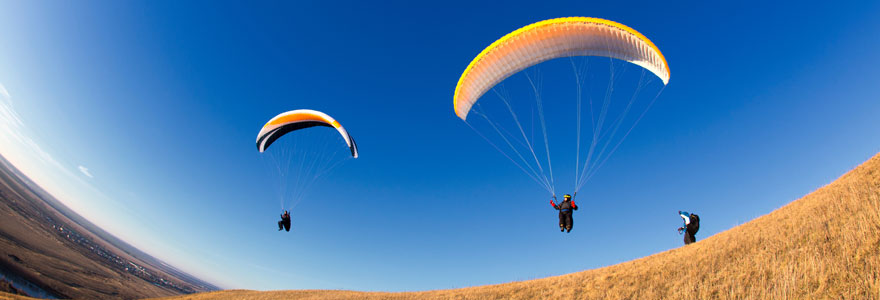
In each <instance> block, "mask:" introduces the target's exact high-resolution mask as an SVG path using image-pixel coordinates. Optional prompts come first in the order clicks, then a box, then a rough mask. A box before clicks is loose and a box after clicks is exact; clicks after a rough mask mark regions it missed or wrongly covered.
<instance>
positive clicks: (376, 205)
mask: <svg viewBox="0 0 880 300" xmlns="http://www.w3.org/2000/svg"><path fill="white" fill-rule="evenodd" d="M563 16H591V17H600V18H605V19H610V20H614V21H617V22H621V23H623V24H626V25H629V26H630V27H632V28H634V29H636V30H638V31H640V32H641V33H643V34H645V35H646V36H647V37H648V38H650V39H651V40H652V41H653V42H654V43H655V44H657V46H658V47H659V48H660V49H661V50H662V51H663V54H664V55H665V56H666V58H667V60H668V61H669V64H670V69H671V79H670V82H669V85H668V86H667V88H666V89H665V90H664V92H663V94H662V95H661V96H660V98H659V99H658V100H657V102H656V103H655V104H654V106H653V107H652V108H651V110H650V111H649V112H648V113H647V114H646V115H645V118H644V119H642V121H641V123H640V124H639V125H638V126H637V127H636V128H635V129H634V130H633V132H632V133H631V134H630V135H629V136H628V138H627V139H626V141H625V142H624V143H623V144H622V146H621V147H620V148H619V149H618V150H617V151H616V152H615V154H614V155H613V156H612V157H611V159H610V160H609V161H608V163H607V164H605V165H604V166H603V167H602V169H601V170H600V171H599V172H598V173H597V175H596V176H595V177H594V178H593V179H592V180H591V181H590V182H589V183H588V184H587V185H586V186H585V187H584V189H582V190H581V192H580V193H579V198H578V199H579V200H578V202H579V204H580V205H581V210H579V211H578V212H577V213H576V215H575V224H576V225H575V228H576V229H575V230H573V231H572V232H571V233H570V234H560V233H559V232H558V231H557V230H556V228H555V226H556V224H555V223H556V215H555V212H554V211H553V210H552V209H551V208H550V207H549V205H548V204H547V200H548V198H549V195H548V194H547V192H546V191H544V190H543V189H541V188H540V187H539V186H538V185H536V184H534V183H533V182H532V181H531V180H530V179H529V178H528V177H527V176H525V175H524V174H523V173H522V172H521V171H520V170H519V169H517V168H516V167H515V166H514V165H513V164H511V163H510V162H509V161H508V160H507V159H506V158H504V157H503V156H502V155H500V154H499V153H497V151H495V150H494V149H492V147H491V146H490V145H489V144H488V143H486V142H485V141H484V140H482V139H481V138H480V137H479V136H478V135H477V134H475V133H474V132H473V131H472V130H471V129H470V128H468V126H467V125H466V124H465V123H464V122H462V121H461V120H460V119H458V118H457V117H456V116H455V114H454V113H453V111H452V103H451V102H452V101H451V100H452V94H453V91H454V88H455V84H456V82H457V80H458V78H459V76H460V75H461V72H462V71H463V70H464V68H465V67H466V66H467V64H468V63H469V62H470V60H471V59H473V57H474V56H475V55H476V54H478V53H479V52H480V51H481V50H482V49H483V48H484V47H486V46H487V45H489V44H490V43H491V42H492V41H494V40H496V39H497V38H499V37H501V36H503V35H504V34H506V33H508V32H511V31H513V30H515V29H517V28H519V27H522V26H524V25H527V24H529V23H533V22H536V21H540V20H544V19H548V18H554V17H563ZM0 39H2V41H0V87H2V88H0V100H2V102H0V104H2V106H0V117H2V119H0V121H2V122H0V129H2V130H0V141H2V143H0V154H2V155H3V156H5V157H7V158H8V159H10V160H11V161H12V162H13V163H14V164H15V165H16V166H18V167H19V168H20V169H22V170H23V171H25V172H26V173H27V174H28V175H29V176H31V177H32V178H34V180H36V181H37V182H38V183H40V184H41V185H43V186H44V187H46V188H47V189H48V190H49V191H50V192H52V193H53V194H54V195H56V196H57V197H58V198H60V199H61V200H62V201H63V202H64V203H66V204H67V205H69V206H71V207H72V208H73V209H75V210H76V211H78V212H79V213H81V214H82V215H84V216H86V217H87V218H89V219H90V220H92V221H94V222H95V223H97V224H99V225H100V226H102V227H104V228H105V229H107V230H108V231H109V232H111V233H113V234H115V235H117V236H119V237H121V238H123V239H124V240H126V241H129V242H130V243H132V244H133V245H135V246H137V247H139V248H141V249H143V250H145V251H147V252H148V253H151V254H153V255H155V256H156V257H158V258H160V259H163V260H165V261H167V262H169V263H171V264H173V265H175V266H178V267H180V268H182V269H184V270H186V271H189V272H191V273H193V274H194V275H197V276H199V277H202V278H204V279H206V280H209V281H211V282H213V283H216V284H219V285H220V286H223V287H225V288H248V289H264V290H267V289H340V288H341V289H355V290H383V291H402V290H425V289H440V288H453V287H464V286H472V285H482V284H491V283H501V282H508V281H513V280H524V279H532V278H540V277H546V276H550V275H558V274H565V273H570V272H575V271H580V270H585V269H592V268H596V267H601V266H606V265H611V264H615V263H618V262H623V261H628V260H632V259H635V258H639V257H643V256H646V255H650V254H653V253H657V252H660V251H663V250H667V249H671V248H675V247H679V246H680V245H681V236H679V235H678V234H677V233H676V232H675V228H676V227H678V226H679V225H680V219H679V218H678V217H677V215H676V212H677V211H678V210H680V209H683V210H688V211H693V212H697V213H699V214H700V216H701V223H702V228H701V230H700V233H699V234H698V238H699V239H702V238H705V237H707V236H710V235H712V234H715V233H718V232H721V231H724V230H727V229H729V228H731V227H734V226H736V225H738V224H741V223H744V222H747V221H749V220H751V219H753V218H754V217H757V216H760V215H763V214H766V213H768V212H770V211H772V210H773V209H775V208H778V207H780V206H782V205H784V204H786V203H788V202H790V201H792V200H795V199H797V198H799V197H801V196H803V195H805V194H807V193H809V192H810V191H812V190H815V189H816V188H819V187H821V186H822V185H824V184H826V183H828V182H830V181H832V180H833V179H835V178H837V177H838V176H839V175H841V174H843V173H844V172H846V171H848V170H850V169H851V168H853V167H854V166H856V165H857V164H858V163H860V162H862V161H864V160H866V159H867V158H869V157H871V156H872V155H873V154H875V153H877V152H878V151H880V146H878V142H877V141H880V122H877V118H876V116H877V115H880V101H878V96H877V95H878V94H877V92H876V83H877V82H880V72H878V71H877V69H876V66H877V65H880V58H878V57H877V56H876V55H875V54H876V53H877V52H878V51H880V7H878V3H876V2H870V1H866V2H864V3H850V4H847V5H832V4H829V3H826V2H816V3H809V2H794V3H780V4H767V3H763V2H761V3H742V4H740V3H731V4H727V3H725V4H714V3H668V2H658V1H654V2H628V3H612V2H602V3H594V2H586V1H578V2H553V1H539V2H534V1H532V2H517V1H512V2H507V3H505V4H498V3H494V2H484V3H482V2H473V1H467V2H451V1H449V2H435V3H412V2H398V3H386V4H375V3H366V2H354V3H348V2H336V3H261V4H247V5H245V4H241V3H218V2H208V1H204V2H195V1H193V2H186V3H176V2H171V1H168V2H150V3H131V2H110V1H108V2H91V1H89V2H85V3H82V2H80V3H40V2H33V1H29V2H13V1H3V2H0ZM539 68H542V69H541V70H540V71H541V74H542V75H541V76H543V77H542V78H543V80H544V81H545V82H549V83H554V82H557V81H563V80H571V79H570V77H571V75H572V73H571V72H570V71H569V72H564V71H558V72H557V69H560V68H556V67H554V64H553V62H550V64H548V65H547V66H546V67H543V66H539ZM514 77H516V76H514ZM525 98H527V97H525ZM548 101H549V100H548ZM564 101H568V100H564ZM298 108H311V109H317V110H321V111H325V112H327V113H328V114H330V115H332V116H333V117H335V118H336V119H338V120H339V121H340V122H341V123H342V124H343V125H344V126H345V127H346V128H347V129H348V130H349V131H350V132H351V134H352V135H353V136H355V138H356V139H357V142H358V145H359V147H360V150H361V157H360V158H358V159H357V160H352V161H348V162H347V163H345V164H344V165H342V166H341V167H340V168H338V169H336V170H335V171H334V172H333V173H332V175H331V176H328V177H327V178H326V179H325V180H323V181H322V182H320V183H319V184H318V185H316V186H314V187H313V188H311V189H310V190H309V192H308V196H307V199H306V200H303V202H302V203H300V204H299V205H298V206H297V207H296V209H295V211H294V221H293V223H294V224H293V225H294V230H293V231H292V232H290V233H279V232H276V231H275V229H274V228H273V227H274V226H275V223H274V222H275V221H276V220H277V215H278V210H279V207H278V201H277V198H276V197H275V194H274V192H273V191H272V189H273V187H272V186H271V184H270V183H271V178H268V176H270V174H268V173H267V172H265V168H264V167H263V166H262V165H261V157H260V156H259V153H257V151H256V149H255V147H254V144H253V143H254V140H255V138H256V137H255V135H256V133H257V132H258V131H259V128H260V126H262V124H263V123H265V122H266V121H267V120H268V119H269V118H271V117H272V116H274V115H275V114H277V113H280V112H283V111H287V110H292V109H298ZM563 118H565V117H564V116H563ZM552 121H554V120H550V121H548V122H549V123H550V124H553V123H552ZM548 126H549V125H548ZM557 128H558V127H557ZM551 130H554V129H553V127H551ZM558 130H562V131H565V130H569V129H558ZM552 132H555V131H552ZM551 134H555V133H551ZM557 140H558V139H557ZM562 140H563V141H564V139H562ZM562 160H564V159H562ZM554 167H555V165H554ZM565 168H566V166H560V167H559V169H560V171H559V172H557V176H558V177H559V181H560V182H572V181H573V178H572V175H571V173H570V172H564V171H561V170H564V169H565ZM559 188H560V190H565V189H566V188H568V189H570V188H571V187H570V186H568V187H566V186H565V184H564V183H563V184H560V187H559ZM621 214H622V215H624V216H626V217H625V219H626V220H628V221H627V222H620V221H618V220H619V217H616V216H618V215H621Z"/></svg>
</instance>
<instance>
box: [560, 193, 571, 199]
mask: <svg viewBox="0 0 880 300" xmlns="http://www.w3.org/2000/svg"><path fill="white" fill-rule="evenodd" d="M562 198H565V200H568V199H571V195H569V194H565V196H562Z"/></svg>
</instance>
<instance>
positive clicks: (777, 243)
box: [169, 154, 880, 299]
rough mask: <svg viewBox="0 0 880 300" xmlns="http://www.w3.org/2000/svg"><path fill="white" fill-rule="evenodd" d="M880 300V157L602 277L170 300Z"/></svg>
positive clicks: (595, 273) (586, 274)
mask: <svg viewBox="0 0 880 300" xmlns="http://www.w3.org/2000/svg"><path fill="white" fill-rule="evenodd" d="M344 298H356V299H379V298H382V299H413V298H418V299H432V298H435V299H532V298H540V299H567V298H587V299H682V298H683V299H694V298H700V299H705V298H735V299H743V298H746V299H792V298H793V299H806V298H810V299H816V298H820V299H821V298H835V299H836V298H843V299H880V154H878V155H876V156H874V157H873V158H871V159H870V160H868V161H867V162H865V163H864V164H862V165H861V166H859V167H857V168H856V169H854V170H852V171H850V172H848V173H847V174H845V175H843V176H842V177H840V178H839V179H837V180H836V181H834V182H833V183H831V184H829V185H827V186H825V187H822V188H820V189H818V190H816V191H815V192H813V193H811V194H809V195H807V196H805V197H803V198H801V199H799V200H796V201H794V202H792V203H789V204H788V205H786V206H783V207H782V208H779V209H777V210H776V211H773V212H772V213H770V214H767V215H765V216H762V217H760V218H757V219H755V220H752V221H751V222H748V223H746V224H743V225H741V226H738V227H735V228H733V229H730V230H728V231H725V232H722V233H719V234H716V235H714V236H712V237H709V238H707V239H705V240H702V241H699V242H697V243H695V244H692V245H689V246H685V247H681V248H678V249H673V250H669V251H665V252H662V253H658V254H655V255H652V256H649V257H645V258H641V259H637V260H634V261H630V262H626V263H621V264H618V265H614V266H609V267H605V268H600V269H594V270H588V271H583V272H578V273H572V274H567V275H562V276H556V277H549V278H543V279H537V280H529V281H521V282H512V283H506V284H498V285H489V286H479V287H470V288H462V289H454V290H437V291H426V292H407V293H376V292H353V291H319V290H305V291H271V292H258V291H246V290H229V291H220V292H210V293H202V294H192V295H186V296H179V297H172V298H169V299H344Z"/></svg>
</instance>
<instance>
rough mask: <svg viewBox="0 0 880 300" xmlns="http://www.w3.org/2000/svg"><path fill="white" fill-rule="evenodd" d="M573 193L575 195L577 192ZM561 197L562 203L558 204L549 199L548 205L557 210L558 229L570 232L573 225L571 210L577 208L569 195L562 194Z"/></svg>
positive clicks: (554, 197)
mask: <svg viewBox="0 0 880 300" xmlns="http://www.w3.org/2000/svg"><path fill="white" fill-rule="evenodd" d="M574 194H575V195H577V193H574ZM555 199H556V195H554V196H553V200H555ZM562 199H563V200H562V203H559V204H556V203H554V202H553V200H550V206H553V208H554V209H556V210H558V211H559V231H560V232H563V231H565V232H571V227H572V226H574V219H573V218H572V216H571V215H572V211H573V210H577V209H578V207H577V205H575V204H574V200H572V197H571V195H569V194H565V196H562ZM566 230H567V231H566Z"/></svg>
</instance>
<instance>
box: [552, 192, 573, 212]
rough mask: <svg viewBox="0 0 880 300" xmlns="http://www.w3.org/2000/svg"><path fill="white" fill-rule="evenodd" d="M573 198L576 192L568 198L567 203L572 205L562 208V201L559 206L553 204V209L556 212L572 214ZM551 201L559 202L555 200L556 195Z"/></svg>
mask: <svg viewBox="0 0 880 300" xmlns="http://www.w3.org/2000/svg"><path fill="white" fill-rule="evenodd" d="M575 196H577V192H574V194H573V195H571V197H569V198H568V199H569V201H570V202H571V203H572V204H569V206H568V208H562V203H565V200H563V201H562V202H560V203H559V204H555V205H554V206H553V207H554V208H556V209H557V210H559V211H560V212H564V213H567V212H572V211H574V205H573V203H574V197H575ZM553 200H556V201H559V200H557V199H556V195H553ZM551 203H552V202H551ZM557 207H558V208H557Z"/></svg>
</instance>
